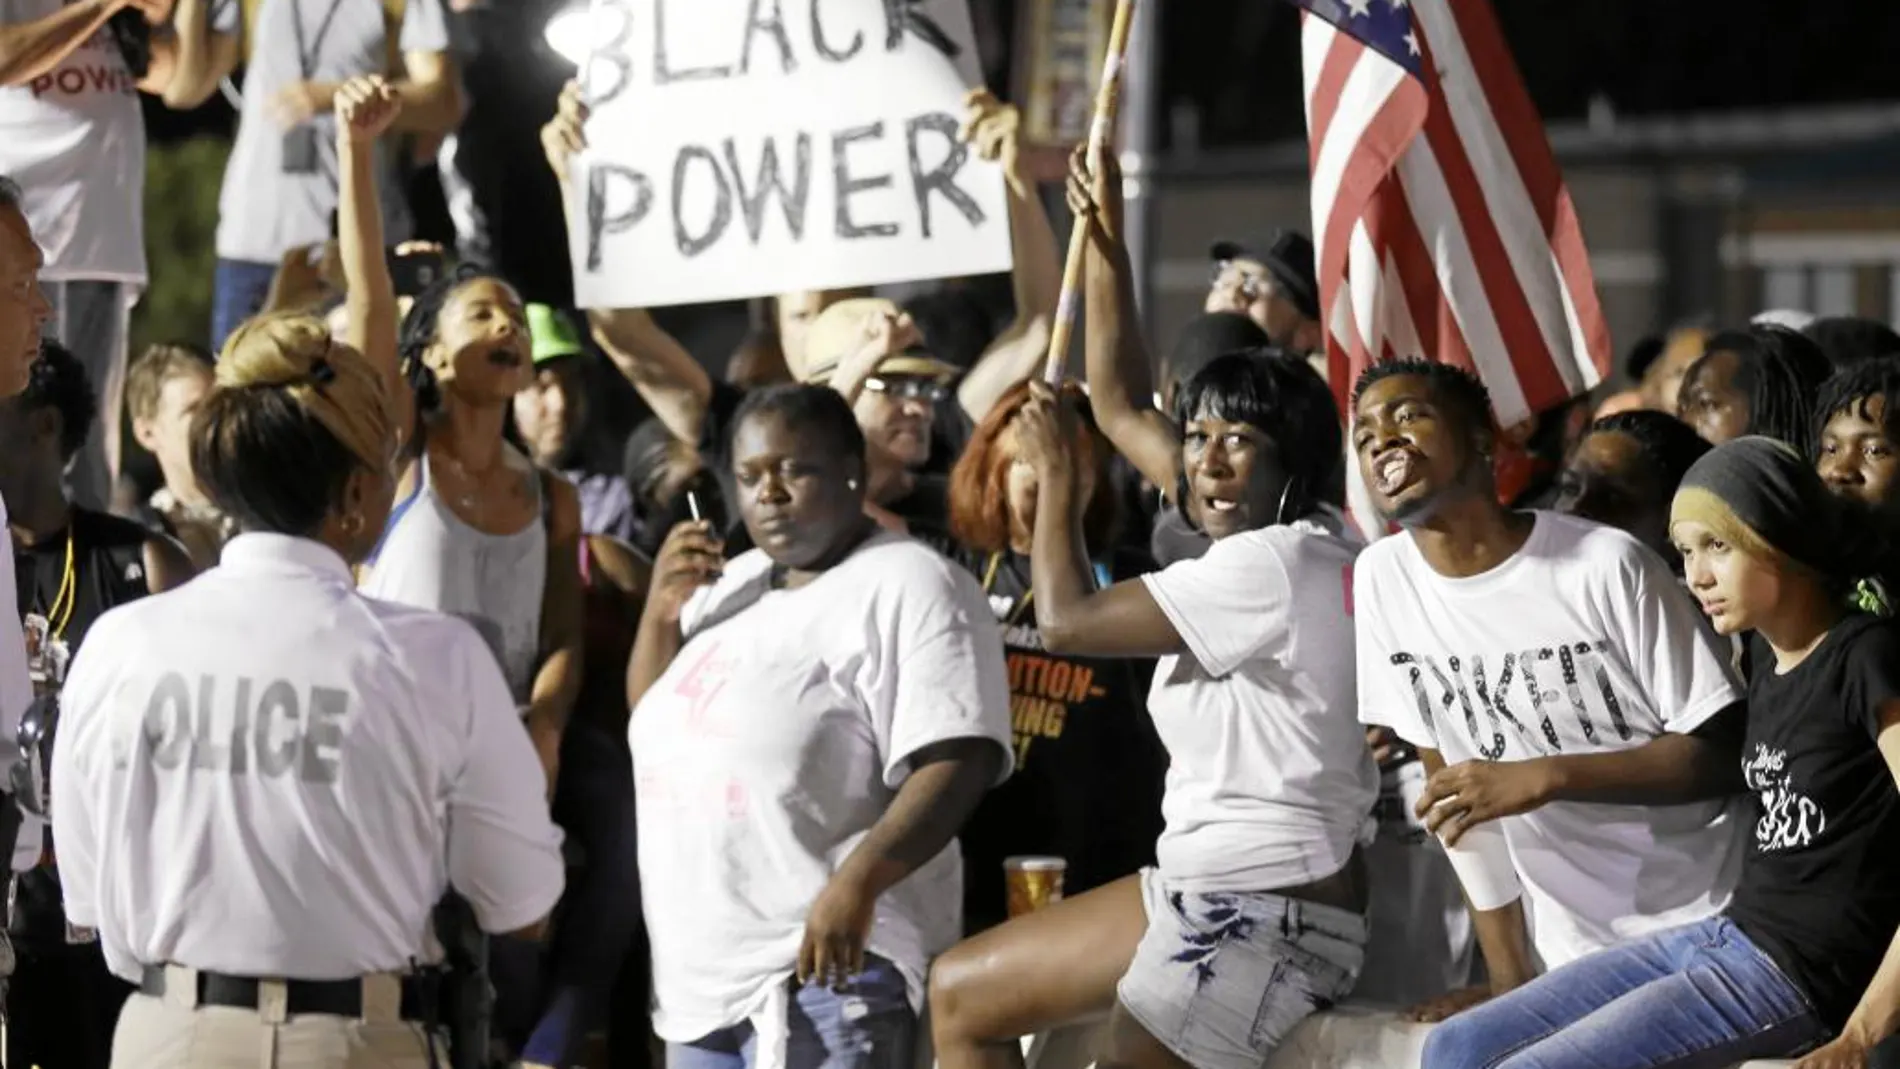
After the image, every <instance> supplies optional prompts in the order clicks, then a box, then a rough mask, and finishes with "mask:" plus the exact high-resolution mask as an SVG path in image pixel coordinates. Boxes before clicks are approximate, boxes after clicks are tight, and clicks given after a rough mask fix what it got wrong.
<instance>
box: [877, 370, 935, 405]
mask: <svg viewBox="0 0 1900 1069" xmlns="http://www.w3.org/2000/svg"><path fill="white" fill-rule="evenodd" d="M864 388H865V389H867V390H870V391H871V392H873V393H881V394H883V395H885V396H886V397H889V398H890V399H891V400H893V401H928V402H930V403H931V404H933V405H934V404H938V403H940V402H942V401H943V400H945V399H946V398H948V397H949V396H950V387H948V386H945V385H944V384H943V383H941V382H938V381H937V380H936V379H913V378H885V377H884V376H882V375H872V376H871V377H869V378H867V379H865V380H864Z"/></svg>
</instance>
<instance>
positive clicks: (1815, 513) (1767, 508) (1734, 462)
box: [1671, 435, 1885, 606]
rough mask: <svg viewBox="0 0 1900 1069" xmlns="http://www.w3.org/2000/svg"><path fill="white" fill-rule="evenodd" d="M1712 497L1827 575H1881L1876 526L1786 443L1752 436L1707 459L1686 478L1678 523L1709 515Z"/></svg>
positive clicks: (1674, 515)
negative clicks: (1855, 513) (1860, 519)
mask: <svg viewBox="0 0 1900 1069" xmlns="http://www.w3.org/2000/svg"><path fill="white" fill-rule="evenodd" d="M1710 498H1713V499H1714V500H1715V501H1717V502H1719V503H1720V504H1721V506H1722V507H1724V508H1726V509H1727V510H1728V512H1729V513H1730V514H1731V515H1733V516H1734V518H1735V520H1736V521H1737V522H1739V523H1740V524H1742V525H1743V526H1744V527H1746V528H1748V529H1749V531H1752V532H1753V533H1754V534H1755V535H1756V536H1757V537H1759V538H1760V539H1761V540H1762V542H1764V543H1766V544H1767V545H1768V547H1769V548H1770V549H1773V550H1774V551H1775V552H1777V553H1780V554H1781V555H1783V556H1784V557H1787V558H1788V559H1789V560H1791V561H1793V562H1795V563H1797V564H1800V565H1802V566H1803V567H1806V568H1808V569H1809V570H1811V571H1813V572H1815V573H1817V574H1819V575H1822V576H1827V577H1829V578H1832V579H1837V580H1845V581H1848V583H1849V584H1850V585H1852V583H1853V581H1854V580H1858V579H1860V578H1862V577H1864V576H1871V575H1874V574H1876V573H1877V572H1879V571H1880V570H1881V569H1880V566H1881V563H1882V557H1883V556H1884V550H1883V547H1882V545H1881V539H1880V538H1879V536H1878V534H1877V533H1876V532H1875V530H1874V529H1873V525H1871V524H1868V523H1856V522H1854V521H1853V519H1852V518H1851V516H1852V514H1851V512H1850V511H1849V508H1848V506H1847V505H1846V504H1845V503H1843V502H1842V501H1841V500H1840V499H1839V498H1837V497H1835V496H1834V495H1833V494H1831V493H1829V492H1828V489H1827V487H1826V485H1825V484H1823V483H1822V482H1821V477H1820V476H1819V475H1817V474H1815V471H1814V466H1813V465H1812V464H1810V463H1808V461H1807V460H1806V459H1805V458H1803V457H1802V456H1801V454H1800V453H1798V452H1796V451H1795V449H1794V447H1792V446H1790V445H1788V444H1787V443H1786V442H1782V441H1779V440H1777V439H1774V438H1764V437H1761V436H1759V435H1750V436H1747V437H1743V438H1737V439H1735V440H1734V441H1732V442H1728V443H1726V444H1724V445H1720V446H1717V447H1716V448H1714V449H1712V450H1710V451H1709V452H1708V453H1706V454H1704V455H1703V457H1702V459H1701V460H1698V461H1696V462H1695V464H1694V465H1693V466H1692V467H1690V469H1689V473H1688V474H1687V475H1685V476H1683V479H1682V487H1681V489H1680V490H1678V491H1677V492H1676V500H1675V504H1674V506H1673V507H1672V509H1671V519H1672V522H1675V521H1680V520H1683V519H1686V518H1691V517H1694V516H1695V515H1696V514H1698V513H1701V514H1704V515H1706V514H1707V513H1706V512H1705V511H1704V510H1703V509H1702V508H1700V507H1698V506H1699V503H1705V502H1707V501H1708V500H1709V499H1710ZM1861 588H1862V589H1863V590H1865V589H1866V584H1864V583H1863V584H1862V587H1861ZM1875 589H1876V593H1878V585H1877V584H1876V588H1875ZM1857 600H1859V601H1861V602H1862V604H1863V606H1864V605H1865V603H1866V599H1865V598H1857ZM1879 600H1881V601H1884V600H1885V598H1884V596H1882V597H1880V598H1879Z"/></svg>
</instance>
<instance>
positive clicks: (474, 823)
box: [51, 315, 563, 1069]
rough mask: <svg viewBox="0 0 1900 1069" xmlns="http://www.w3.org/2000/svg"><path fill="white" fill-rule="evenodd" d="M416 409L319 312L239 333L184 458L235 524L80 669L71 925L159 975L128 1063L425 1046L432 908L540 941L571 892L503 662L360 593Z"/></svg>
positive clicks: (60, 779) (413, 1050) (406, 1052)
mask: <svg viewBox="0 0 1900 1069" xmlns="http://www.w3.org/2000/svg"><path fill="white" fill-rule="evenodd" d="M399 423H400V417H399V405H398V403H397V400H396V399H395V398H394V397H393V396H392V394H391V391H390V389H389V377H388V376H387V375H385V374H384V372H383V369H382V368H380V367H378V366H377V364H376V363H375V362H374V361H372V360H370V359H367V358H365V357H364V355H362V353H361V351H360V350H358V349H357V348H354V347H352V346H350V345H347V344H342V343H339V342H337V341H335V340H333V339H332V338H331V336H330V334H329V332H328V330H327V329H326V328H325V327H324V326H323V324H322V323H321V322H320V321H319V320H317V319H315V318H313V317H310V316H302V315H287V316H275V317H264V318H260V319H256V320H252V321H251V322H250V323H247V324H246V325H245V326H243V327H242V328H240V329H239V331H238V332H237V333H236V334H235V335H233V337H232V339H231V341H230V342H229V344H228V345H227V347H226V349H225V352H224V356H223V359H222V360H221V361H220V363H219V365H218V370H217V385H216V387H215V388H214V389H213V390H212V392H211V394H210V395H209V396H208V397H207V398H206V400H205V401H204V403H203V406H202V408H201V409H200V411H199V413H198V415H197V417H196V419H195V420H194V423H193V427H192V446H191V455H192V464H193V467H194V468H195V469H196V471H197V475H198V478H199V480H200V481H201V483H202V484H203V487H204V489H205V491H206V493H207V494H208V496H209V497H210V498H211V500H212V502H213V503H214V504H215V505H217V507H218V508H219V509H220V510H222V511H223V512H224V513H225V514H227V515H229V516H232V517H234V518H236V519H237V521H238V522H239V524H240V527H241V529H242V531H243V533H242V534H240V535H239V536H238V537H237V538H235V539H234V540H233V541H232V542H231V543H230V544H229V545H227V546H226V547H225V549H224V553H223V556H222V558H221V561H220V563H219V565H218V567H216V568H214V569H212V570H211V571H209V572H207V573H205V574H204V575H203V576H201V577H199V578H198V579H197V580H195V581H193V582H191V583H189V584H187V585H185V586H184V587H182V588H180V589H178V590H175V591H171V592H168V593H165V594H160V595H156V596H153V597H150V598H147V599H145V600H143V601H140V602H138V603H135V604H132V605H128V606H125V607H123V608H120V609H116V610H114V611H112V612H109V613H107V614H105V615H104V616H103V617H102V618H100V620H99V621H98V622H97V623H96V624H94V625H93V630H92V633H91V635H90V637H89V639H88V641H87V643H86V646H85V648H84V649H83V650H82V651H81V652H80V654H79V656H78V657H77V658H76V659H75V661H74V663H73V666H72V669H71V673H70V675H69V677H68V681H67V685H66V689H65V692H64V695H63V698H64V702H63V704H64V713H63V717H62V723H61V732H60V736H59V738H58V740H57V742H56V744H55V752H54V757H53V769H52V777H51V778H52V794H53V806H52V820H53V823H54V827H55V828H56V829H57V830H56V835H57V837H58V843H59V851H60V858H59V860H60V874H61V879H62V884H63V886H64V889H65V894H66V908H67V912H68V915H69V917H70V919H71V920H72V922H73V923H75V924H83V925H88V926H91V927H93V928H96V929H97V930H98V935H99V941H100V944H101V946H102V947H103V949H104V951H105V955H106V961H107V963H108V964H109V965H110V967H111V968H112V971H113V972H115V973H116V974H118V975H119V976H122V977H124V978H126V979H127V980H130V981H132V982H134V983H137V984H139V985H140V993H139V994H137V995H134V996H133V997H132V999H131V1000H130V1001H129V1002H128V1003H127V1005H126V1008H125V1012H124V1014H123V1015H122V1016H121V1018H120V1022H119V1027H118V1031H117V1033H116V1036H115V1039H114V1045H113V1065H114V1066H122V1067H128V1069H129V1067H134V1066H136V1067H138V1069H172V1067H180V1066H185V1065H187V1064H189V1065H191V1066H194V1067H223V1066H226V1065H229V1066H233V1067H236V1066H239V1065H242V1066H245V1067H247V1069H249V1067H253V1066H284V1067H290V1069H319V1067H321V1069H330V1067H345V1066H350V1067H354V1066H360V1065H371V1064H373V1065H377V1066H384V1065H388V1066H403V1067H419V1066H423V1065H429V1064H431V1063H432V1062H435V1061H436V1060H437V1055H438V1050H437V1033H436V1032H435V1031H434V1030H433V1029H432V1028H430V1027H429V1025H430V1024H431V1023H432V1017H433V1014H434V1013H435V1012H436V1010H435V1007H434V1006H432V1005H431V1002H432V1001H433V1000H432V999H431V997H430V990H429V987H430V985H429V984H428V983H427V982H425V981H426V977H427V975H428V970H419V969H418V968H417V962H418V961H419V960H423V959H426V958H428V957H429V956H430V955H429V954H428V953H427V952H426V951H425V932H426V931H427V929H428V924H429V915H430V910H431V907H432V906H433V905H434V904H435V903H436V902H437V901H438V900H439V899H441V898H442V896H443V894H444V892H445V890H446V889H447V887H449V886H453V888H454V889H455V890H456V891H457V892H458V893H459V894H460V895H461V896H462V897H463V898H465V899H466V900H467V901H468V902H469V904H470V905H471V906H472V908H473V911H474V914H475V917H476V919H477V920H478V921H479V922H480V925H481V927H482V928H483V929H484V930H485V931H488V932H491V933H522V932H533V931H536V930H537V929H538V928H539V927H540V926H541V925H542V924H543V923H544V920H545V918H546V916H547V914H548V912H549V910H550V909H551V908H552V906H553V905H554V902H555V900H556V899H557V898H559V896H560V894H561V890H562V878H563V874H562V867H561V855H560V835H559V833H558V832H557V831H556V830H555V827H554V825H553V824H552V822H551V821H550V820H549V817H548V809H547V803H546V801H545V793H546V781H545V778H544V776H543V773H542V770H541V765H540V762H539V761H538V760H537V759H536V757H535V754H534V750H533V748H532V746H531V745H530V743H529V741H528V737H527V733H526V731H525V730H524V729H523V728H522V726H521V721H520V719H519V718H518V717H517V716H516V713H515V703H514V700H513V698H512V697H511V696H510V694H509V691H508V686H507V684H506V683H505V682H504V681H503V679H502V675H501V670H500V668H499V667H498V666H497V665H496V662H495V658H494V655H493V654H492V653H490V652H489V649H488V647H487V645H486V644H484V642H483V641H482V639H481V638H480V637H479V636H478V635H477V633H476V632H475V630H474V629H473V628H472V627H470V626H469V625H468V624H466V623H463V622H462V621H460V620H456V619H452V618H449V617H446V616H441V615H437V614H434V613H428V612H421V611H416V610H412V609H407V608H402V607H398V606H394V605H390V604H387V603H383V602H378V601H374V600H371V599H368V598H365V597H363V596H362V595H360V594H358V593H357V592H356V590H355V588H354V585H353V583H352V576H351V570H350V569H351V565H352V564H354V563H357V562H360V561H361V560H362V559H363V558H364V557H365V556H366V555H367V554H368V553H369V551H370V549H371V548H372V546H373V544H374V543H375V541H376V538H377V536H378V534H379V533H380V532H381V531H382V529H383V525H384V522H385V520H386V519H387V517H388V513H389V509H390V502H391V499H392V497H393V494H394V481H395V480H394V476H393V470H394V463H395V459H396V456H397V454H398V432H397V427H398V426H399ZM260 1052H262V1053H260Z"/></svg>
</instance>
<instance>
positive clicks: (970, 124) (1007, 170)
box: [957, 89, 1029, 196]
mask: <svg viewBox="0 0 1900 1069" xmlns="http://www.w3.org/2000/svg"><path fill="white" fill-rule="evenodd" d="M964 106H965V107H966V108H968V109H969V110H968V111H967V112H966V113H965V114H964V117H963V126H962V128H961V129H959V130H958V131H957V139H958V140H960V141H964V142H966V143H968V144H969V146H970V147H971V148H973V149H975V150H976V154H977V156H978V157H980V158H981V159H984V160H988V161H990V162H992V163H1000V164H1002V165H1003V177H1004V178H1006V179H1008V180H1009V184H1010V186H1011V187H1012V188H1013V189H1014V190H1015V192H1016V194H1017V195H1018V196H1023V195H1025V193H1026V190H1027V189H1028V188H1029V185H1028V183H1029V179H1028V176H1026V175H1024V174H1023V173H1022V166H1021V164H1022V154H1021V149H1022V144H1021V141H1020V139H1019V136H1018V135H1019V134H1020V132H1021V130H1022V124H1023V123H1022V119H1023V116H1022V112H1020V111H1018V110H1017V109H1016V106H1015V105H1013V104H1005V103H1003V102H1002V101H1000V100H998V99H996V95H995V94H994V93H991V92H990V91H989V90H988V89H973V90H971V91H970V95H969V96H968V97H966V98H965V99H964Z"/></svg>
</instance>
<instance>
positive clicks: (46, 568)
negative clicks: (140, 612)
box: [13, 508, 153, 653]
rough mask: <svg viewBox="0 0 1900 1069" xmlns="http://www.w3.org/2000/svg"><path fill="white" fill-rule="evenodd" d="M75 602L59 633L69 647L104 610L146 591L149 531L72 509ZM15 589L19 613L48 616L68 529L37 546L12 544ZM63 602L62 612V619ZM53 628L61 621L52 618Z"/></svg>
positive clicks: (63, 571)
mask: <svg viewBox="0 0 1900 1069" xmlns="http://www.w3.org/2000/svg"><path fill="white" fill-rule="evenodd" d="M71 533H72V543H73V581H74V601H73V606H72V617H71V619H70V620H67V621H66V627H65V630H64V633H63V636H62V637H63V638H64V639H65V640H66V644H67V646H68V647H69V648H71V649H72V651H73V652H75V653H77V652H78V651H79V644H80V642H81V641H83V640H84V639H85V637H86V632H87V631H88V630H90V629H91V628H92V625H93V621H95V620H97V619H99V617H100V616H101V615H102V614H104V613H105V611H106V610H107V609H111V608H114V607H116V606H119V605H123V604H125V603H126V602H128V601H135V600H137V599H139V598H142V597H144V596H145V595H146V594H147V593H149V592H150V588H149V587H148V586H147V583H146V578H145V543H146V542H149V541H150V540H151V539H152V537H153V535H152V532H151V531H149V530H147V529H146V528H144V527H141V526H140V525H138V524H136V523H133V522H132V521H131V520H126V519H121V518H119V517H117V516H112V515H109V514H107V513H103V512H93V511H91V510H90V509H81V508H76V509H74V510H73V520H72V526H71ZM13 569H14V576H15V579H14V585H15V592H16V593H17V594H18V597H19V606H18V607H19V611H20V615H21V616H22V617H24V616H25V615H26V614H27V613H38V614H39V615H41V616H48V615H49V614H50V613H51V611H52V609H53V603H54V602H55V601H56V600H58V598H59V589H60V584H61V582H62V580H63V579H64V577H65V574H66V532H65V531H62V532H60V533H59V534H56V535H54V536H53V537H51V538H48V539H46V540H45V541H43V542H41V543H40V544H39V545H36V546H22V545H20V544H19V543H18V542H16V543H14V547H13ZM65 615H66V612H65V609H64V607H63V606H62V608H61V611H60V616H61V617H62V618H64V617H65ZM50 622H51V623H52V624H53V626H54V628H55V629H57V628H58V625H59V623H60V620H58V619H54V620H51V621H50Z"/></svg>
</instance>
